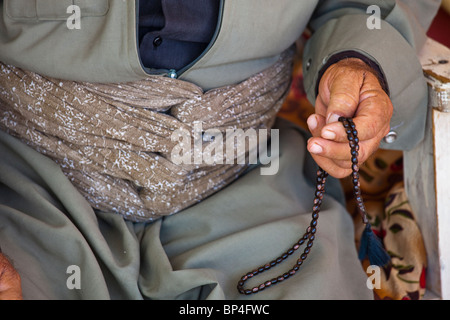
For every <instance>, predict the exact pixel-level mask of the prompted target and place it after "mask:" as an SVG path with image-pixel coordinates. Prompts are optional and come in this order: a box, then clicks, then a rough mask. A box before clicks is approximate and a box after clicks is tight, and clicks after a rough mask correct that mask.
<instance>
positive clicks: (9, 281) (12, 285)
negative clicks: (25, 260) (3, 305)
mask: <svg viewBox="0 0 450 320" xmlns="http://www.w3.org/2000/svg"><path fill="white" fill-rule="evenodd" d="M21 299H22V287H21V283H20V276H19V274H18V273H17V271H16V270H15V269H14V267H13V266H12V265H11V263H10V261H9V260H8V258H6V257H5V256H4V255H3V254H1V253H0V300H21Z"/></svg>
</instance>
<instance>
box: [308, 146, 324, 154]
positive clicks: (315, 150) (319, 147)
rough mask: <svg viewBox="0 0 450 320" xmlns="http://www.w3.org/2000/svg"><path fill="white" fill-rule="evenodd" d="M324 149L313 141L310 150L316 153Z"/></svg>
mask: <svg viewBox="0 0 450 320" xmlns="http://www.w3.org/2000/svg"><path fill="white" fill-rule="evenodd" d="M322 151H323V149H322V147H321V146H319V145H318V144H317V143H313V144H311V145H310V146H309V152H311V153H314V154H319V153H322Z"/></svg>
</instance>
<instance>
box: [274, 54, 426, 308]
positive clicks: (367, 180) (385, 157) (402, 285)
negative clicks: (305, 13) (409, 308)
mask: <svg viewBox="0 0 450 320" xmlns="http://www.w3.org/2000/svg"><path fill="white" fill-rule="evenodd" d="M313 112H314V107H313V106H312V105H311V103H310V102H309V101H308V100H307V98H306V94H305V92H304V90H303V76H302V68H301V61H300V59H299V58H297V60H296V64H295V68H294V73H293V81H292V86H291V90H290V92H289V95H288V98H287V100H286V102H285V103H284V105H283V107H282V109H281V110H280V112H279V116H280V117H282V118H285V119H288V120H290V121H292V122H294V123H297V124H298V125H299V126H301V127H303V128H305V129H307V124H306V119H307V118H308V116H309V115H310V114H311V113H313ZM360 177H361V178H360V179H361V190H362V195H363V198H364V201H365V204H366V209H367V212H368V214H369V216H370V222H371V224H372V227H373V229H374V232H375V233H376V234H377V235H378V236H380V237H381V238H382V240H383V244H384V246H385V248H386V250H387V251H388V253H389V254H390V255H391V258H392V264H391V265H390V266H389V267H387V268H383V269H381V277H380V278H381V279H380V283H379V284H380V286H379V287H378V288H377V283H376V282H375V281H373V284H374V287H375V289H374V297H375V299H394V300H419V299H421V298H422V297H423V295H424V293H425V276H426V267H427V259H426V251H425V247H424V243H423V238H422V234H421V232H420V230H419V227H418V225H417V223H416V220H415V217H414V213H413V212H412V210H411V207H410V205H409V202H408V199H407V197H406V194H405V189H404V186H403V182H402V181H403V154H402V152H399V151H391V150H382V149H380V150H378V151H377V152H376V153H375V154H374V155H373V156H372V157H371V158H370V159H369V160H367V161H366V163H364V164H363V165H362V166H361V168H360ZM342 185H343V187H344V192H345V194H346V199H347V209H348V211H349V212H350V213H351V214H352V217H353V220H354V223H355V236H356V238H355V246H356V248H358V247H359V238H360V236H361V234H362V230H363V228H364V225H363V224H362V221H361V217H360V215H359V214H358V213H357V212H356V210H355V208H356V207H355V202H354V200H353V194H352V189H351V188H352V183H351V181H350V179H342ZM368 266H369V263H368V261H363V262H362V267H363V269H364V270H367V267H368ZM373 275H374V274H373V273H371V272H369V273H368V277H370V279H372V278H374V277H373Z"/></svg>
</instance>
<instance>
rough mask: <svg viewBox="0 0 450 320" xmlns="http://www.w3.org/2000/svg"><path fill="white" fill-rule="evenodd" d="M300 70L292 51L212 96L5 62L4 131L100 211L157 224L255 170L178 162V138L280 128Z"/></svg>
mask: <svg viewBox="0 0 450 320" xmlns="http://www.w3.org/2000/svg"><path fill="white" fill-rule="evenodd" d="M292 62H293V49H290V50H287V51H286V52H285V53H284V54H283V55H282V56H281V57H280V59H279V60H278V61H277V63H276V64H275V65H273V66H272V67H270V68H268V69H266V70H264V71H262V72H260V73H258V74H256V75H254V76H252V77H251V78H249V79H247V80H245V81H243V82H241V83H239V84H235V85H230V86H225V87H221V88H217V89H212V90H209V91H207V92H203V90H202V89H201V88H200V87H198V86H196V85H195V84H192V83H190V82H186V81H182V80H177V79H172V78H168V77H162V76H150V77H148V78H147V79H145V80H142V81H137V82H131V83H115V84H97V83H86V82H73V81H65V80H59V79H54V78H49V77H44V76H41V75H39V74H36V73H32V72H28V71H25V70H22V69H19V68H16V67H13V66H10V65H5V64H1V63H0V113H1V116H0V128H1V129H2V130H4V131H6V132H8V133H9V134H10V135H12V136H15V137H17V138H19V139H20V140H22V141H23V142H25V143H26V144H28V145H29V146H31V147H32V148H34V149H35V150H37V151H39V152H40V153H42V154H44V155H46V156H48V157H50V158H51V159H53V160H54V161H55V162H56V163H57V164H59V166H60V167H61V169H62V171H63V172H64V173H65V175H66V176H67V177H68V178H69V179H70V181H71V182H72V183H73V185H74V186H75V187H76V188H77V189H78V190H79V191H80V193H81V194H83V195H84V196H85V197H86V199H87V200H88V201H89V202H90V204H91V205H92V206H93V208H95V209H99V210H102V211H106V212H114V213H119V214H121V215H123V216H124V217H125V218H126V219H129V220H132V221H152V220H155V219H158V218H160V217H162V216H166V215H170V214H173V213H176V212H179V211H180V210H182V209H184V208H187V207H189V206H191V205H193V204H195V203H196V202H198V201H201V200H202V199H204V198H205V197H207V196H209V195H211V194H213V193H215V192H217V191H218V190H220V189H222V188H223V187H225V186H227V185H228V184H230V183H231V182H232V181H234V180H235V179H236V178H238V177H239V176H240V175H242V174H243V173H244V172H245V171H246V169H247V168H248V166H249V164H248V163H244V164H242V163H237V161H234V162H233V163H229V162H225V161H224V162H223V163H222V164H217V163H214V164H207V163H195V164H189V163H188V164H186V163H175V162H174V161H172V156H171V155H172V151H173V149H174V148H175V147H176V146H177V145H179V141H177V140H176V139H173V133H174V132H180V130H181V132H191V133H192V135H191V137H192V139H194V138H195V132H194V129H195V126H196V124H199V123H200V124H201V125H202V130H203V131H206V130H208V129H215V130H220V132H223V133H224V135H225V132H226V130H227V129H242V130H246V129H250V128H252V129H264V128H265V129H270V128H271V126H272V125H273V123H274V121H275V118H276V115H277V113H278V111H279V109H280V108H281V106H282V103H283V101H284V99H285V97H286V94H287V93H288V90H289V86H290V80H291V68H292ZM268 132H270V130H268ZM193 145H195V144H194V143H193ZM205 145H207V143H202V148H205V147H206V146H205ZM247 152H248V150H247ZM236 156H237V153H236Z"/></svg>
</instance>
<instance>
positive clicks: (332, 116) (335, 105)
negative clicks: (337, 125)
mask: <svg viewBox="0 0 450 320" xmlns="http://www.w3.org/2000/svg"><path fill="white" fill-rule="evenodd" d="M330 80H331V81H330V83H329V90H330V91H329V92H330V96H329V97H330V99H329V102H328V107H327V112H326V116H325V118H326V123H327V124H329V123H332V122H336V121H338V119H339V117H353V116H354V114H355V112H356V109H357V108H358V105H359V99H360V98H359V97H360V90H361V86H362V82H363V81H362V79H360V77H359V76H358V75H357V74H355V73H354V72H345V71H344V72H340V73H339V74H338V75H336V76H335V77H333V78H332V79H330Z"/></svg>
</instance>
